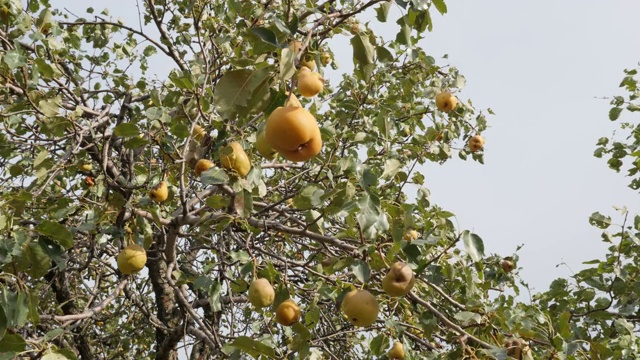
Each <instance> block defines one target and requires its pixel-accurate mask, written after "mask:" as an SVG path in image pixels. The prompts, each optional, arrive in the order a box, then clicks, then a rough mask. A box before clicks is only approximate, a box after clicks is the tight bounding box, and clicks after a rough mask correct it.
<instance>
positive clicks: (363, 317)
mask: <svg viewBox="0 0 640 360" xmlns="http://www.w3.org/2000/svg"><path fill="white" fill-rule="evenodd" d="M340 309H341V310H342V312H343V313H344V314H345V315H346V316H347V318H348V319H349V322H351V323H352V324H353V325H355V326H358V327H366V326H369V325H371V324H373V323H375V322H376V319H378V311H380V308H379V306H378V300H376V298H375V296H373V295H372V294H371V293H370V292H368V291H367V290H353V291H351V292H349V293H348V294H347V295H345V297H344V299H343V300H342V305H341V306H340Z"/></svg>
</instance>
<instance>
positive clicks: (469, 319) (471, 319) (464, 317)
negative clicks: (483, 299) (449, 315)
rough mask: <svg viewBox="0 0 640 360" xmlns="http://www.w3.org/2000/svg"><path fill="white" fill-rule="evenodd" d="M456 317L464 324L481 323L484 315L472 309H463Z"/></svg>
mask: <svg viewBox="0 0 640 360" xmlns="http://www.w3.org/2000/svg"><path fill="white" fill-rule="evenodd" d="M454 318H455V319H456V320H458V321H460V322H461V323H462V325H463V326H467V325H472V324H479V323H480V321H481V320H482V316H481V315H480V314H478V313H474V312H471V311H461V312H459V313H457V314H455V315H454Z"/></svg>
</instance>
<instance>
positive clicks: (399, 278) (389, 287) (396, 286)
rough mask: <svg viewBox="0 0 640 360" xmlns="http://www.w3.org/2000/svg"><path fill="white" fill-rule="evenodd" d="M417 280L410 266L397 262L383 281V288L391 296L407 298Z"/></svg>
mask: <svg viewBox="0 0 640 360" xmlns="http://www.w3.org/2000/svg"><path fill="white" fill-rule="evenodd" d="M415 282H416V278H415V277H414V276H413V270H411V268H410V267H409V265H407V264H405V263H403V262H402V261H397V262H396V263H394V264H393V265H392V266H391V269H390V270H389V272H388V273H387V275H385V276H384V278H383V279H382V288H383V289H384V292H386V293H387V295H389V296H394V297H398V296H405V295H407V294H408V293H409V291H411V288H412V287H413V284H415Z"/></svg>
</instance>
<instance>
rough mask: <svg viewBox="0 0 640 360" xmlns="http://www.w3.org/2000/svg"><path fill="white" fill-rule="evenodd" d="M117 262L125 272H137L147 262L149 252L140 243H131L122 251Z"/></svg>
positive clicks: (128, 273) (127, 273) (119, 267)
mask: <svg viewBox="0 0 640 360" xmlns="http://www.w3.org/2000/svg"><path fill="white" fill-rule="evenodd" d="M116 263H117V264H118V269H119V270H120V271H121V272H122V273H123V274H125V275H130V274H135V273H137V272H138V271H140V270H142V268H144V265H145V264H146V263H147V252H146V251H145V250H144V248H143V247H142V246H140V245H136V244H132V245H129V246H127V247H126V248H124V249H122V250H121V251H120V253H119V254H118V256H117V257H116Z"/></svg>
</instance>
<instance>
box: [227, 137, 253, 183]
mask: <svg viewBox="0 0 640 360" xmlns="http://www.w3.org/2000/svg"><path fill="white" fill-rule="evenodd" d="M220 163H221V164H222V166H223V167H224V168H226V169H233V170H235V171H236V172H237V173H238V174H240V176H246V175H247V174H248V173H249V170H251V161H249V157H248V156H247V153H246V152H244V149H243V148H242V145H240V143H239V142H236V141H234V142H232V143H231V144H229V145H227V146H226V147H225V148H223V149H222V150H220Z"/></svg>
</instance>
